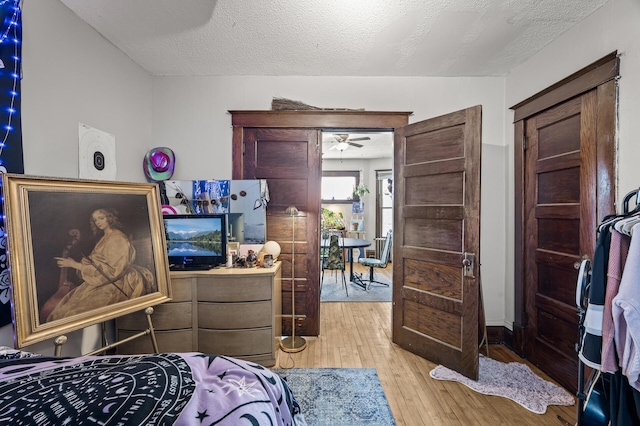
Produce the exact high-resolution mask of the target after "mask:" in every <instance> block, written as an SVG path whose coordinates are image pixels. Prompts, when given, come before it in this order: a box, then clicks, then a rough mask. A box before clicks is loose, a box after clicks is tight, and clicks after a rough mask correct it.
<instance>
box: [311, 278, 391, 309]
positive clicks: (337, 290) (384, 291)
mask: <svg viewBox="0 0 640 426" xmlns="http://www.w3.org/2000/svg"><path fill="white" fill-rule="evenodd" d="M346 275H347V286H348V288H349V296H348V297H347V293H346V292H345V291H344V287H343V286H342V281H341V280H340V279H336V276H335V275H334V274H333V273H332V271H327V273H326V275H325V277H324V282H323V283H322V290H321V292H320V301H321V302H391V296H392V294H391V293H392V290H391V285H390V284H391V283H390V282H389V280H387V279H386V278H385V277H383V276H382V274H376V275H375V279H376V280H379V281H382V282H386V283H388V284H389V286H384V285H381V284H378V283H373V284H371V287H370V288H369V290H365V289H363V288H362V287H360V286H359V285H356V284H354V283H352V282H349V272H346ZM367 276H368V274H367Z"/></svg>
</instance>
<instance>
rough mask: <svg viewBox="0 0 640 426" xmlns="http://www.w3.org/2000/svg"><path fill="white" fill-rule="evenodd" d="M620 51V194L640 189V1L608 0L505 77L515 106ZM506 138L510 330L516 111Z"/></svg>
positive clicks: (510, 115)
mask: <svg viewBox="0 0 640 426" xmlns="http://www.w3.org/2000/svg"><path fill="white" fill-rule="evenodd" d="M615 50H617V51H618V53H619V54H620V55H621V58H620V76H621V78H620V81H619V109H618V153H617V157H618V158H617V168H618V170H617V173H618V193H617V197H616V199H617V200H618V202H617V205H618V208H620V201H621V199H622V197H624V195H625V194H626V193H627V192H629V191H631V190H634V189H637V188H638V187H640V173H639V172H638V166H637V162H638V159H640V143H638V140H639V139H640V137H639V135H640V120H639V119H638V117H640V2H639V1H638V0H609V2H608V3H607V4H606V5H604V6H603V7H602V8H601V9H599V10H598V11H596V12H595V13H594V14H593V15H591V16H590V17H589V18H587V19H586V20H584V21H583V22H582V23H580V24H578V25H577V26H576V27H574V28H573V29H572V30H571V31H569V32H567V33H565V34H564V35H563V36H561V37H560V38H558V39H557V40H555V41H554V42H553V43H551V44H550V45H549V46H547V47H546V48H545V49H543V50H542V51H541V52H539V53H538V54H537V55H535V56H534V57H533V58H531V59H530V60H529V61H527V62H525V63H524V64H522V65H521V66H519V67H518V68H516V69H514V70H512V71H511V73H510V74H509V75H508V76H507V77H506V81H505V83H506V94H505V95H506V97H505V99H506V105H507V107H510V106H512V105H515V104H517V103H519V102H521V101H523V100H525V99H526V98H528V97H529V96H532V95H534V94H536V93H537V92H539V91H541V90H543V89H545V88H546V87H548V86H550V85H552V84H554V83H555V82H557V81H559V80H562V79H563V78H565V77H567V76H569V75H571V74H573V73H574V72H576V71H578V70H580V69H581V68H583V67H585V66H587V65H589V64H590V63H592V62H595V61H596V60H598V59H600V58H602V57H603V56H606V55H607V54H609V53H611V52H613V51H615ZM505 114H506V116H505V120H504V122H505V140H506V141H507V142H508V145H509V147H510V152H509V154H508V159H509V164H508V176H509V186H508V190H507V218H508V222H507V223H508V227H507V230H508V232H509V233H508V238H507V243H508V244H507V247H508V249H509V250H508V251H507V257H506V259H505V262H504V263H505V264H506V265H507V268H506V286H505V290H506V297H505V299H504V302H505V311H506V316H505V326H508V327H511V324H512V322H513V320H514V310H513V306H514V294H513V276H514V272H513V241H514V238H513V224H514V219H513V203H514V198H513V134H514V132H513V126H512V125H511V123H512V122H513V113H512V112H511V111H508V110H505Z"/></svg>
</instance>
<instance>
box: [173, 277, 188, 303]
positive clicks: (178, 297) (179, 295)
mask: <svg viewBox="0 0 640 426" xmlns="http://www.w3.org/2000/svg"><path fill="white" fill-rule="evenodd" d="M192 283H193V279H192V278H171V301H172V302H189V301H191V299H192V298H193V295H192V291H191V289H192V287H193V286H192V285H191V284H192Z"/></svg>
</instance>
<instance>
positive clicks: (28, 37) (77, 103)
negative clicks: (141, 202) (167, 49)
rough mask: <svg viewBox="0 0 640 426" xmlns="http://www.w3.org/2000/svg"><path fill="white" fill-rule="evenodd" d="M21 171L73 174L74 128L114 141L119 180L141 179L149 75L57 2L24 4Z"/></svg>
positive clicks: (35, 0) (147, 143)
mask: <svg viewBox="0 0 640 426" xmlns="http://www.w3.org/2000/svg"><path fill="white" fill-rule="evenodd" d="M22 49H23V50H22V53H23V67H22V70H23V79H22V136H23V145H24V163H25V173H27V174H38V175H44V176H60V177H70V178H77V177H78V152H79V149H78V123H84V124H86V125H89V126H91V127H94V128H97V129H100V130H103V131H105V132H108V133H111V134H112V135H114V136H115V139H116V166H117V180H121V181H136V182H144V181H145V176H144V173H143V170H142V158H143V157H144V154H145V153H146V151H147V150H148V149H149V148H150V147H152V146H156V145H154V144H153V140H152V139H151V112H152V109H151V102H152V97H151V96H152V80H151V76H150V75H149V74H147V73H146V72H145V71H143V70H142V69H141V68H140V67H139V66H138V65H136V64H135V63H134V62H133V61H131V60H130V59H129V58H128V57H127V56H126V55H124V54H123V53H122V52H121V51H119V50H118V49H116V48H115V47H114V46H113V45H112V44H111V43H109V42H108V41H106V40H105V39H104V38H103V37H102V36H101V35H100V34H98V33H97V32H96V31H95V30H94V29H93V28H91V27H90V26H89V25H88V24H86V23H84V22H83V21H82V20H80V19H79V18H78V17H77V16H76V15H75V14H74V13H73V12H71V11H70V10H69V9H68V8H67V7H66V6H64V5H63V4H62V3H60V2H59V1H58V0H56V1H51V0H30V1H26V2H24V4H23V46H22Z"/></svg>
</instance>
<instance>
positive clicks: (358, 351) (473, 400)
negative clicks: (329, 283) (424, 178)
mask: <svg viewBox="0 0 640 426" xmlns="http://www.w3.org/2000/svg"><path fill="white" fill-rule="evenodd" d="M389 272H390V271H389ZM306 340H307V343H308V344H307V348H306V349H305V350H304V351H302V352H299V353H296V354H288V353H284V352H281V351H280V352H279V353H278V359H277V365H276V367H278V368H291V367H298V368H314V367H315V368H320V367H325V368H331V367H333V368H375V369H376V370H377V373H378V376H379V377H380V382H381V383H382V387H383V388H384V392H385V395H386V397H387V400H388V401H389V406H390V407H391V411H392V412H393V416H394V417H395V420H396V423H397V424H398V425H478V426H497V425H519V426H528V425H530V426H540V425H555V426H559V425H566V424H567V423H565V422H563V421H561V420H560V419H559V418H558V416H560V417H561V418H562V419H564V420H566V421H567V422H568V424H571V425H573V424H575V417H576V416H575V410H576V406H575V405H574V406H572V407H560V406H550V407H549V408H548V409H547V412H546V413H545V414H544V415H539V414H534V413H532V412H530V411H528V410H527V409H525V408H523V407H521V406H520V405H518V404H516V403H515V402H513V401H511V400H509V399H506V398H501V397H496V396H486V395H482V394H479V393H477V392H474V391H472V390H470V389H469V388H467V387H466V386H464V385H462V384H460V383H457V382H450V381H440V380H435V379H432V378H431V377H430V376H429V372H430V371H431V370H432V369H433V368H434V367H436V364H434V363H432V362H430V361H427V360H425V359H423V358H421V357H418V356H416V355H414V354H412V353H410V352H407V351H405V350H403V349H401V348H400V347H399V346H397V345H395V344H393V343H392V341H391V303H390V302H357V303H354V302H346V303H338V302H323V303H321V305H320V336H318V337H310V338H306ZM489 355H490V356H491V358H494V359H497V360H499V361H503V362H511V361H518V362H525V363H526V361H524V360H522V359H521V358H520V357H518V356H517V355H516V354H515V353H513V352H511V351H509V350H508V349H506V348H505V347H504V346H500V345H490V346H489ZM529 366H530V367H531V369H532V370H533V371H534V372H536V373H537V374H538V375H540V376H541V377H542V378H544V379H546V380H551V379H550V378H549V377H548V376H546V375H545V374H544V373H542V372H541V371H540V370H539V369H537V368H536V367H534V366H532V365H531V364H529ZM372 426H375V425H372Z"/></svg>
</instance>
